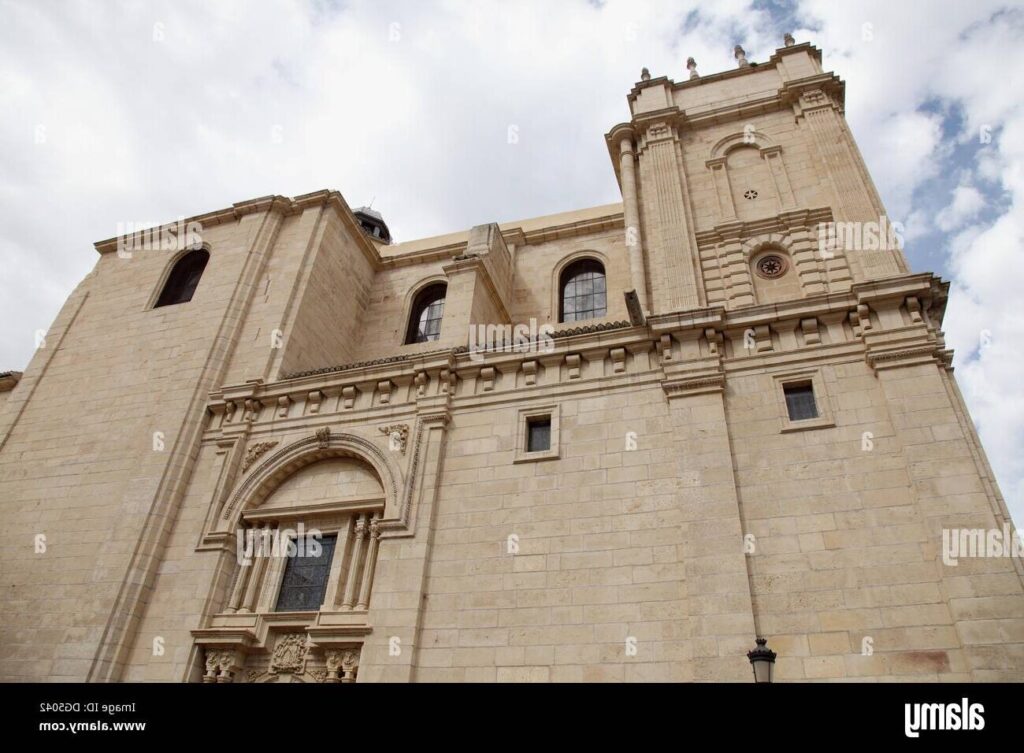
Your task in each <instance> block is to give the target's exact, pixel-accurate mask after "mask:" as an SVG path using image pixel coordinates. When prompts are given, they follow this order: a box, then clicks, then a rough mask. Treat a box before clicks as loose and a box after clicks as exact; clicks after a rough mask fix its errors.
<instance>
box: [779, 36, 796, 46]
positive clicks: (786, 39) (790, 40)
mask: <svg viewBox="0 0 1024 753" xmlns="http://www.w3.org/2000/svg"><path fill="white" fill-rule="evenodd" d="M782 43H783V44H784V45H785V46H786V47H792V46H793V45H795V44H796V40H795V39H793V35H792V34H789V33H787V34H786V36H784V37H783V38H782Z"/></svg>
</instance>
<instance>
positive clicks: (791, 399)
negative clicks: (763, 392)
mask: <svg viewBox="0 0 1024 753" xmlns="http://www.w3.org/2000/svg"><path fill="white" fill-rule="evenodd" d="M783 392H784V393H785V395H786V410H787V411H789V420H790V421H806V420H807V419H809V418H817V417H818V406H817V405H816V404H815V402H814V388H813V387H812V386H811V383H810V382H802V383H800V384H787V385H785V386H784V387H783Z"/></svg>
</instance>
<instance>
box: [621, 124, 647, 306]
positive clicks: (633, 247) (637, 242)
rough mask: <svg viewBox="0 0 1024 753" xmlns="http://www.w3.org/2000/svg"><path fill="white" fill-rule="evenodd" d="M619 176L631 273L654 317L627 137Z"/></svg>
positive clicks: (643, 300)
mask: <svg viewBox="0 0 1024 753" xmlns="http://www.w3.org/2000/svg"><path fill="white" fill-rule="evenodd" d="M619 152H620V154H619V173H620V178H621V180H622V207H623V218H624V224H625V226H626V249H627V251H628V252H629V271H630V276H631V277H632V280H633V289H634V290H636V295H637V298H638V299H639V300H640V308H641V309H642V310H643V312H644V314H650V313H651V310H650V307H649V306H648V304H647V273H646V271H645V270H644V248H643V237H642V234H641V231H640V205H639V204H638V203H637V197H636V167H635V165H634V164H633V160H634V154H633V137H632V136H623V137H622V140H621V141H620V142H619Z"/></svg>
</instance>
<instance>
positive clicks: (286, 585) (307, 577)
mask: <svg viewBox="0 0 1024 753" xmlns="http://www.w3.org/2000/svg"><path fill="white" fill-rule="evenodd" d="M336 541H337V536H322V537H321V538H319V539H314V538H313V537H312V536H309V535H307V536H305V537H304V538H302V539H300V540H298V541H296V542H295V556H291V557H288V564H287V565H285V568H284V580H282V582H281V592H280V593H279V594H278V596H277V610H276V611H278V612H307V611H315V610H317V609H319V608H320V605H321V604H323V602H324V594H325V593H326V591H327V576H328V575H330V572H331V559H332V558H333V557H334V544H335V542H336Z"/></svg>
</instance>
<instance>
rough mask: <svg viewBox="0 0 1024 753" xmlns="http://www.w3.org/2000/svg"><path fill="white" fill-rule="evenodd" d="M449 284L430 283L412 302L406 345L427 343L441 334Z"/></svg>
mask: <svg viewBox="0 0 1024 753" xmlns="http://www.w3.org/2000/svg"><path fill="white" fill-rule="evenodd" d="M447 292H448V286H447V285H445V284H444V283H439V284H437V285H430V286H428V287H426V288H424V289H423V290H421V291H420V292H419V293H418V294H417V295H416V298H415V300H414V301H413V304H412V312H411V313H410V316H409V329H408V330H406V333H405V343H406V345H411V344H412V343H425V342H429V341H431V340H436V339H438V338H439V337H440V336H441V318H442V317H443V316H444V297H445V294H446V293H447Z"/></svg>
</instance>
